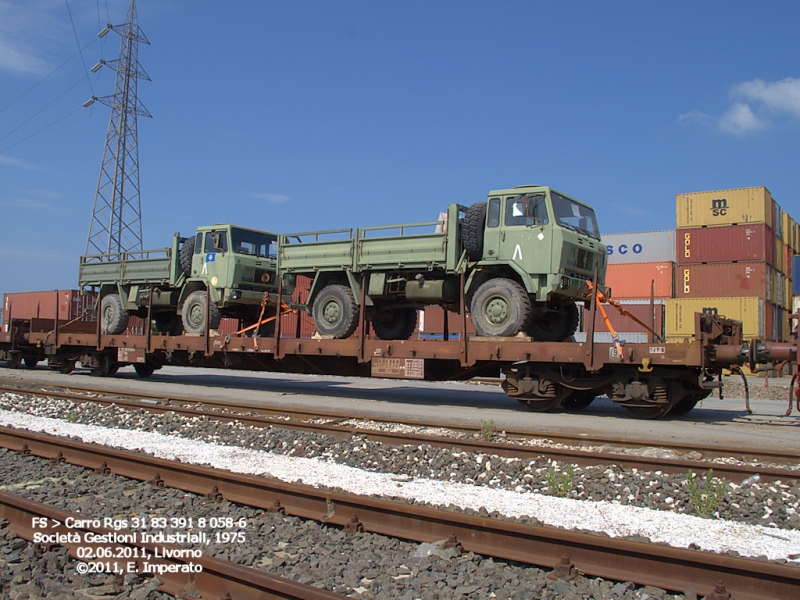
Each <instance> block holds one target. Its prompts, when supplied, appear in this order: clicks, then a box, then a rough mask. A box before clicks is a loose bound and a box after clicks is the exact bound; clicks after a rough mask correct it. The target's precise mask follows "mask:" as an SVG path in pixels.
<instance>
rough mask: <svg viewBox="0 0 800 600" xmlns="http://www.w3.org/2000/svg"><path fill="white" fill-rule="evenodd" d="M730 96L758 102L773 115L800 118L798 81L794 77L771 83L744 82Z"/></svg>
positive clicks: (799, 83) (760, 81) (761, 81)
mask: <svg viewBox="0 0 800 600" xmlns="http://www.w3.org/2000/svg"><path fill="white" fill-rule="evenodd" d="M731 96H732V97H734V98H742V99H744V100H749V101H751V102H760V103H762V104H763V105H764V107H765V108H767V109H768V110H770V111H771V112H773V113H790V114H792V115H795V116H800V79H795V78H794V77H787V78H786V79H784V80H782V81H775V82H773V83H769V82H766V81H763V80H761V79H754V80H753V81H745V82H744V83H740V84H739V85H737V86H734V88H733V90H732V91H731Z"/></svg>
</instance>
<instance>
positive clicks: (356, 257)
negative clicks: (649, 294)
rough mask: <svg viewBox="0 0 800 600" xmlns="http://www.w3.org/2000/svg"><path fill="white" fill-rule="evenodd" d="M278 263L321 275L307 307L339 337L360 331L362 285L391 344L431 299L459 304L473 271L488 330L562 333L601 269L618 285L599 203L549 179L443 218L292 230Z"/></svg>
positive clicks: (480, 316)
mask: <svg viewBox="0 0 800 600" xmlns="http://www.w3.org/2000/svg"><path fill="white" fill-rule="evenodd" d="M431 226H436V230H435V231H434V232H433V233H430V232H429V231H424V229H425V228H428V230H429V229H430V227H431ZM278 264H279V271H280V273H281V274H282V275H286V276H291V275H304V276H308V277H310V278H312V279H313V281H312V283H311V290H310V293H309V299H308V302H307V307H308V308H309V309H310V312H311V313H312V315H313V319H314V324H315V326H316V328H317V332H318V333H319V334H320V335H323V336H332V337H334V338H345V337H348V336H350V335H352V333H353V332H354V331H355V328H356V326H357V316H358V311H359V305H360V302H361V291H362V290H361V286H362V282H363V285H364V286H365V288H366V289H365V290H364V299H365V300H364V303H365V305H366V306H365V308H366V317H367V318H368V319H369V320H370V321H371V323H372V327H373V330H374V331H375V334H376V335H377V336H378V337H379V338H381V339H389V340H392V339H395V340H397V339H408V338H409V337H410V336H411V334H412V333H413V331H414V329H415V327H416V323H417V310H418V309H419V308H421V307H424V306H426V305H432V304H438V305H441V306H443V307H444V308H446V309H448V310H451V311H458V309H459V303H460V300H459V298H460V290H459V288H460V281H461V275H462V274H463V275H464V276H465V286H464V294H465V299H466V305H467V308H468V310H469V312H470V314H471V317H472V324H473V326H474V327H475V331H476V332H477V334H478V335H480V336H515V335H517V334H520V333H523V334H526V335H529V336H530V337H531V338H533V339H534V340H540V341H563V340H565V339H567V338H569V337H570V336H571V335H572V334H573V332H574V331H575V329H576V326H577V323H578V311H577V308H576V306H575V301H576V300H579V299H583V298H585V297H587V296H588V295H589V293H590V292H589V287H588V285H587V281H588V280H589V279H590V278H591V277H592V275H593V272H594V269H595V267H597V269H598V280H599V281H598V284H599V286H600V289H602V290H604V291H605V292H608V290H607V289H606V288H604V287H603V286H602V284H603V282H604V280H605V270H606V250H605V246H603V244H602V243H601V242H600V232H599V230H598V228H597V221H596V219H595V214H594V211H593V210H592V208H591V207H590V206H588V205H586V204H583V203H582V202H579V201H577V200H575V199H573V198H570V197H569V196H566V195H564V194H562V193H560V192H557V191H556V190H554V189H552V188H550V187H546V186H521V187H516V188H512V189H505V190H495V191H492V192H490V193H489V198H488V201H487V202H480V203H477V204H473V205H472V206H471V207H469V208H466V207H464V206H461V205H458V204H451V205H450V206H449V207H448V209H447V213H446V216H444V218H443V219H442V220H441V221H439V222H430V223H411V224H407V225H389V226H382V227H365V228H363V229H343V230H332V231H317V232H306V233H297V234H291V235H281V236H280V237H279V261H278Z"/></svg>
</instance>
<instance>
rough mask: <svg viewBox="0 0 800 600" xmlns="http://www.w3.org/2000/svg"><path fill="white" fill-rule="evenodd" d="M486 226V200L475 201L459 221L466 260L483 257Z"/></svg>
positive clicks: (475, 259)
mask: <svg viewBox="0 0 800 600" xmlns="http://www.w3.org/2000/svg"><path fill="white" fill-rule="evenodd" d="M485 227H486V202H477V203H475V204H473V205H472V206H470V207H469V208H468V209H467V212H466V215H465V216H464V220H463V221H462V222H461V240H462V243H463V244H464V249H465V250H466V251H467V260H469V261H472V262H477V261H479V260H481V259H482V258H483V231H484V228H485Z"/></svg>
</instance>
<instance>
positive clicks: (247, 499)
mask: <svg viewBox="0 0 800 600" xmlns="http://www.w3.org/2000/svg"><path fill="white" fill-rule="evenodd" d="M0 446H4V447H7V448H10V449H13V450H22V451H24V452H31V453H33V454H36V455H37V456H42V457H48V458H57V459H59V460H66V461H67V462H70V463H73V464H78V465H81V466H84V467H89V468H96V469H103V470H110V471H111V472H113V473H117V474H119V475H123V476H126V477H131V478H133V479H138V480H145V481H151V482H152V483H154V484H156V485H165V486H169V487H175V488H179V489H182V490H184V491H188V492H193V493H198V494H208V495H210V496H212V497H215V496H219V495H221V497H224V498H225V499H227V500H229V501H232V502H237V503H240V504H245V505H249V506H253V507H258V508H263V509H267V510H271V511H285V512H286V513H289V514H293V515H296V516H299V517H302V518H307V519H314V520H317V521H320V522H323V523H330V524H333V525H338V526H342V527H345V528H347V529H349V530H356V531H359V530H363V531H369V532H373V533H379V534H383V535H388V536H393V537H399V538H403V539H408V540H414V541H418V542H434V541H438V540H443V539H450V540H451V542H452V543H460V544H461V545H462V547H463V549H464V550H467V551H472V552H476V553H479V554H483V555H487V556H494V557H497V558H502V559H507V560H514V561H519V562H524V563H528V564H534V565H540V566H545V567H555V569H554V573H555V574H557V575H558V574H563V575H564V576H567V577H570V576H573V575H574V574H575V573H576V572H579V573H582V574H586V575H591V576H598V577H604V578H607V579H615V580H619V581H632V582H634V583H638V584H641V585H652V586H657V587H661V588H664V589H667V590H684V589H686V588H688V587H690V586H692V587H694V588H695V589H696V590H697V591H698V594H699V595H707V594H711V593H714V591H715V589H719V586H720V585H722V589H723V590H724V589H727V591H728V592H730V593H732V594H733V595H734V596H735V597H736V598H737V600H760V599H763V598H773V599H776V600H782V599H786V600H789V599H792V600H794V599H795V598H797V596H798V592H799V591H800V568H797V567H793V566H787V565H781V564H776V563H770V562H761V561H756V560H749V559H744V558H737V557H730V556H725V555H718V554H711V553H706V552H699V551H695V550H686V549H679V548H671V547H667V546H660V545H656V544H650V543H639V542H632V541H627V540H619V539H613V538H607V537H602V536H598V535H590V534H582V533H576V532H573V531H564V530H559V529H552V528H547V527H539V526H533V525H527V524H520V523H514V522H509V521H502V520H498V519H492V518H484V517H477V516H472V515H464V514H460V513H455V512H449V511H443V510H436V509H432V508H425V507H420V506H414V505H408V504H404V503H400V502H392V501H389V500H384V499H379V498H371V497H361V496H357V495H354V494H347V493H342V492H335V491H329V490H321V489H317V488H314V487H311V486H306V485H298V484H288V483H285V482H282V481H277V480H272V479H265V478H259V477H253V476H248V475H241V474H236V473H231V472H227V471H221V470H217V469H213V468H210V467H203V466H197V465H189V464H185V463H180V462H173V461H168V460H164V459H159V458H154V457H151V456H147V455H143V454H138V453H134V452H128V451H123V450H117V449H114V448H109V447H105V446H97V445H92V444H82V443H78V442H74V441H71V440H67V439H64V438H58V437H53V436H50V435H45V434H39V433H31V432H28V431H22V430H18V429H7V428H0ZM720 582H721V583H720Z"/></svg>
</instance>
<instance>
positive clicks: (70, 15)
mask: <svg viewBox="0 0 800 600" xmlns="http://www.w3.org/2000/svg"><path fill="white" fill-rule="evenodd" d="M64 3H65V4H66V5H67V13H68V14H69V22H70V23H72V33H74V34H75V43H76V44H77V45H78V52H79V53H80V55H81V62H82V63H83V70H84V72H85V73H86V81H88V82H89V89H90V90H91V91H92V96H94V87H93V86H92V80H91V78H90V77H89V69H87V68H86V61H85V60H84V58H83V50H82V49H81V42H80V40H79V39H78V30H77V29H75V21H73V20H72V11H71V10H70V9H69V0H64Z"/></svg>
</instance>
